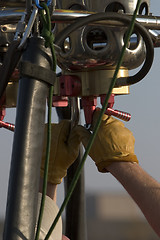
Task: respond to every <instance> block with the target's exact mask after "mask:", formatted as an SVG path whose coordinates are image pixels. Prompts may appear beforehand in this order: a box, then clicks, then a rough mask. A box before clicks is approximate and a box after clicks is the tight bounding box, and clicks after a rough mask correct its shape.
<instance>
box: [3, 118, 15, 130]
mask: <svg viewBox="0 0 160 240" xmlns="http://www.w3.org/2000/svg"><path fill="white" fill-rule="evenodd" d="M0 127H3V128H6V129H8V130H10V131H12V132H14V129H15V125H14V124H11V123H7V122H3V121H1V120H0Z"/></svg>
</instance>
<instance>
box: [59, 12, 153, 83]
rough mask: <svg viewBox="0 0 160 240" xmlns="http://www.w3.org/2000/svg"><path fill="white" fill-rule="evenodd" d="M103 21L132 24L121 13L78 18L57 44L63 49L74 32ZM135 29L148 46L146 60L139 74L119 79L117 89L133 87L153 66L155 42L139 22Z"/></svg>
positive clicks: (61, 34)
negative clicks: (63, 45) (66, 40)
mask: <svg viewBox="0 0 160 240" xmlns="http://www.w3.org/2000/svg"><path fill="white" fill-rule="evenodd" d="M102 20H106V21H107V20H108V21H109V22H111V21H118V22H122V23H123V24H125V25H126V26H128V25H129V23H130V22H131V19H130V17H128V16H125V15H123V14H119V13H97V14H93V15H89V16H87V17H83V18H78V19H77V20H76V21H75V22H74V23H72V24H71V25H69V26H67V27H66V28H65V29H64V30H62V31H61V32H60V33H59V34H57V36H56V38H55V44H57V45H58V46H60V47H61V45H62V44H63V42H64V40H65V39H66V38H67V37H68V36H69V34H71V33H72V32H73V31H75V30H77V29H78V28H80V27H82V26H85V25H87V24H89V23H93V22H97V21H102ZM106 25H107V22H106ZM134 29H135V31H137V32H138V33H139V34H140V35H141V36H142V37H143V40H144V42H145V45H146V59H145V61H144V64H143V66H142V68H141V69H140V70H139V72H138V73H136V74H135V75H133V76H130V77H125V78H119V79H117V82H116V84H115V87H120V86H126V85H132V84H134V83H137V82H139V81H141V80H142V79H143V78H144V77H145V76H146V75H147V73H148V72H149V70H150V68H151V66H152V63H153V58H154V46H153V42H152V39H151V36H150V34H149V33H148V31H147V30H146V29H145V28H144V27H143V26H142V25H141V24H140V23H138V22H137V21H136V22H135V26H134Z"/></svg>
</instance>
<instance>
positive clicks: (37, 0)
mask: <svg viewBox="0 0 160 240" xmlns="http://www.w3.org/2000/svg"><path fill="white" fill-rule="evenodd" d="M51 2H52V0H48V2H47V6H49V5H50V4H51ZM35 4H36V6H37V7H38V8H39V9H43V7H41V6H40V4H39V0H35Z"/></svg>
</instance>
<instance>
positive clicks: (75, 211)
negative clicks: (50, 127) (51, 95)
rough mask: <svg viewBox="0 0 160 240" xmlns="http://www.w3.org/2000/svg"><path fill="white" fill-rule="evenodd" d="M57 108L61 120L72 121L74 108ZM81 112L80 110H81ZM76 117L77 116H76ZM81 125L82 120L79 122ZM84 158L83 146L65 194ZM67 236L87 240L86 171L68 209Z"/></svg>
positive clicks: (68, 180)
mask: <svg viewBox="0 0 160 240" xmlns="http://www.w3.org/2000/svg"><path fill="white" fill-rule="evenodd" d="M73 107H74V106H71V107H70V108H69V107H68V108H57V109H56V110H57V114H58V117H59V120H62V119H71V111H72V112H74V109H71V108H73ZM79 110H80V109H79ZM75 113H76V111H75ZM75 117H76V116H75ZM79 123H80V120H79ZM82 156H83V149H82V146H81V147H80V152H79V156H78V158H77V160H76V161H75V163H74V164H73V165H72V166H71V167H70V168H69V169H68V171H67V177H66V178H65V192H67V191H68V188H69V186H70V183H71V181H72V179H73V176H74V174H75V171H76V169H77V166H78V165H79V163H80V160H81V159H82ZM65 234H66V236H67V237H69V238H70V239H71V240H87V224H86V201H85V187H84V169H83V170H82V172H81V175H80V178H79V180H78V182H77V185H76V187H75V189H74V192H73V194H72V196H71V198H70V200H69V202H68V205H67V207H66V231H65Z"/></svg>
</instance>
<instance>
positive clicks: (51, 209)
mask: <svg viewBox="0 0 160 240" xmlns="http://www.w3.org/2000/svg"><path fill="white" fill-rule="evenodd" d="M41 197H42V194H41V193H39V195H38V216H39V208H40V203H41ZM58 210H59V209H58V206H57V205H56V203H55V202H54V201H53V200H52V199H51V198H50V197H48V196H46V200H45V206H44V213H43V218H42V224H41V231H40V237H39V240H44V238H45V236H46V234H47V233H48V230H49V229H50V227H51V225H52V223H53V221H54V219H55V217H56V215H57V213H58ZM38 216H37V219H38ZM49 240H62V219H61V218H60V219H59V221H58V223H57V224H56V226H55V229H54V230H53V232H52V234H51V236H50V238H49Z"/></svg>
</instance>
